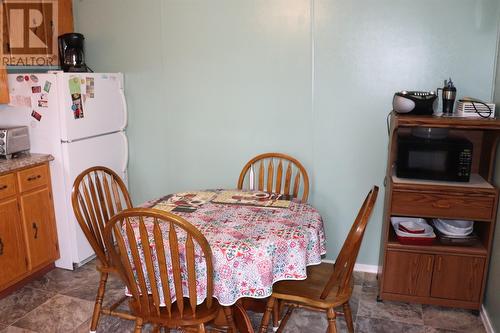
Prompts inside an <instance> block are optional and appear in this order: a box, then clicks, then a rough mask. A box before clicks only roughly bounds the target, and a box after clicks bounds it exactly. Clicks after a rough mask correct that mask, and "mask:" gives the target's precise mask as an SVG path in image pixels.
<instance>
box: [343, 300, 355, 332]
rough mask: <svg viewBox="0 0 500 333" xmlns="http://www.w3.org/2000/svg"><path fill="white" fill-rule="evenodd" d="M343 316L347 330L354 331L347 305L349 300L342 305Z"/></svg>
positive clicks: (349, 308) (350, 312) (349, 309)
mask: <svg viewBox="0 0 500 333" xmlns="http://www.w3.org/2000/svg"><path fill="white" fill-rule="evenodd" d="M343 308H344V318H345V322H346V324H347V330H348V331H349V333H354V324H353V322H352V311H351V306H350V305H349V301H347V302H346V303H345V304H344V305H343Z"/></svg>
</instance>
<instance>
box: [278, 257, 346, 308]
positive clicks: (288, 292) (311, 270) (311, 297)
mask: <svg viewBox="0 0 500 333" xmlns="http://www.w3.org/2000/svg"><path fill="white" fill-rule="evenodd" d="M333 269H334V265H333V264H330V263H321V264H319V265H314V266H308V267H307V279H305V280H299V281H295V280H284V281H279V282H276V283H275V284H274V285H273V297H276V298H279V299H283V300H288V301H293V302H299V303H304V304H307V305H309V306H314V307H317V308H320V309H325V310H327V309H329V308H332V307H337V306H339V305H342V304H344V303H345V302H347V301H348V300H349V297H350V295H351V293H352V285H351V288H349V290H348V292H346V293H344V294H340V295H337V293H336V290H337V289H338V288H337V287H338V286H334V287H333V289H332V292H330V293H329V294H328V296H327V297H326V298H325V299H321V298H320V295H321V293H322V292H323V289H324V287H325V285H326V282H327V281H328V280H329V279H330V277H331V275H332V273H333Z"/></svg>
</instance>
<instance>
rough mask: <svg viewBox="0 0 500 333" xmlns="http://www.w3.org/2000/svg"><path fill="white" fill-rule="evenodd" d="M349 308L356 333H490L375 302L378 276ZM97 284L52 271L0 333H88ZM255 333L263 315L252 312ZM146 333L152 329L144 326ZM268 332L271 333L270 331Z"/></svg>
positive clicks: (358, 287) (472, 320)
mask: <svg viewBox="0 0 500 333" xmlns="http://www.w3.org/2000/svg"><path fill="white" fill-rule="evenodd" d="M354 277H355V279H354V280H355V287H354V292H353V295H352V298H351V308H352V312H353V318H354V321H355V331H356V332H359V333H391V332H395V333H400V332H404V333H420V332H422V333H448V332H450V333H451V332H468V333H475V332H486V331H485V329H484V326H483V324H482V322H481V319H480V317H479V316H478V315H475V314H474V313H473V312H471V311H468V310H462V309H451V308H443V307H437V306H430V305H420V304H410V303H399V302H389V301H384V302H377V300H376V297H377V288H376V279H375V275H374V274H369V273H361V272H355V273H354ZM98 281H99V274H98V272H97V271H96V269H95V262H90V263H88V264H86V265H84V266H82V267H80V268H78V269H76V270H74V271H66V270H62V269H54V270H52V271H51V272H49V273H47V274H46V275H45V276H43V277H41V278H39V279H38V280H35V281H32V282H30V283H29V284H27V285H26V286H25V287H23V288H22V289H20V290H18V291H16V292H14V293H12V294H10V295H9V296H7V297H5V298H3V299H0V333H37V332H38V333H46V332H47V333H53V332H54V333H59V332H61V333H62V332H64V333H66V332H74V333H83V332H89V327H90V318H91V316H92V310H93V306H94V297H95V294H96V290H97V285H98ZM122 296H123V285H122V283H121V282H120V281H119V280H118V279H116V278H111V279H110V281H109V282H108V285H107V290H106V295H105V303H112V302H114V301H116V300H118V299H120V298H121V297H122ZM249 315H250V318H251V320H252V323H253V326H254V327H255V328H256V329H257V328H258V326H259V324H260V320H261V318H262V315H261V314H256V313H251V312H250V313H249ZM326 326H327V322H326V316H325V315H324V314H322V313H318V312H313V311H308V310H304V309H300V310H295V311H294V312H293V314H292V316H291V317H290V319H289V321H288V323H287V325H286V328H285V330H284V331H285V332H287V333H292V332H293V333H298V332H312V333H314V332H321V333H323V332H325V331H326ZM133 327H134V324H133V322H130V321H127V320H122V319H119V318H115V317H108V316H101V320H100V322H99V327H98V332H120V333H121V332H132V331H133ZM337 327H338V330H339V332H347V329H346V325H345V322H344V320H343V318H341V317H340V318H339V319H338V320H337ZM144 331H145V332H149V331H150V328H149V327H146V328H145V329H144ZM270 332H272V331H271V330H270Z"/></svg>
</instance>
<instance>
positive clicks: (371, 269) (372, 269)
mask: <svg viewBox="0 0 500 333" xmlns="http://www.w3.org/2000/svg"><path fill="white" fill-rule="evenodd" d="M322 261H323V262H327V263H329V264H335V260H329V259H323V260H322ZM354 270H355V271H357V272H366V273H374V274H377V273H378V266H377V265H365V264H354Z"/></svg>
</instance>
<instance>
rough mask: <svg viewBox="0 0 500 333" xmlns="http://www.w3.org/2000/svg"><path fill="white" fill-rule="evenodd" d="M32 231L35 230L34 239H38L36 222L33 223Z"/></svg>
mask: <svg viewBox="0 0 500 333" xmlns="http://www.w3.org/2000/svg"><path fill="white" fill-rule="evenodd" d="M32 227H33V230H35V239H37V238H38V226H37V225H36V222H33V225H32Z"/></svg>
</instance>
